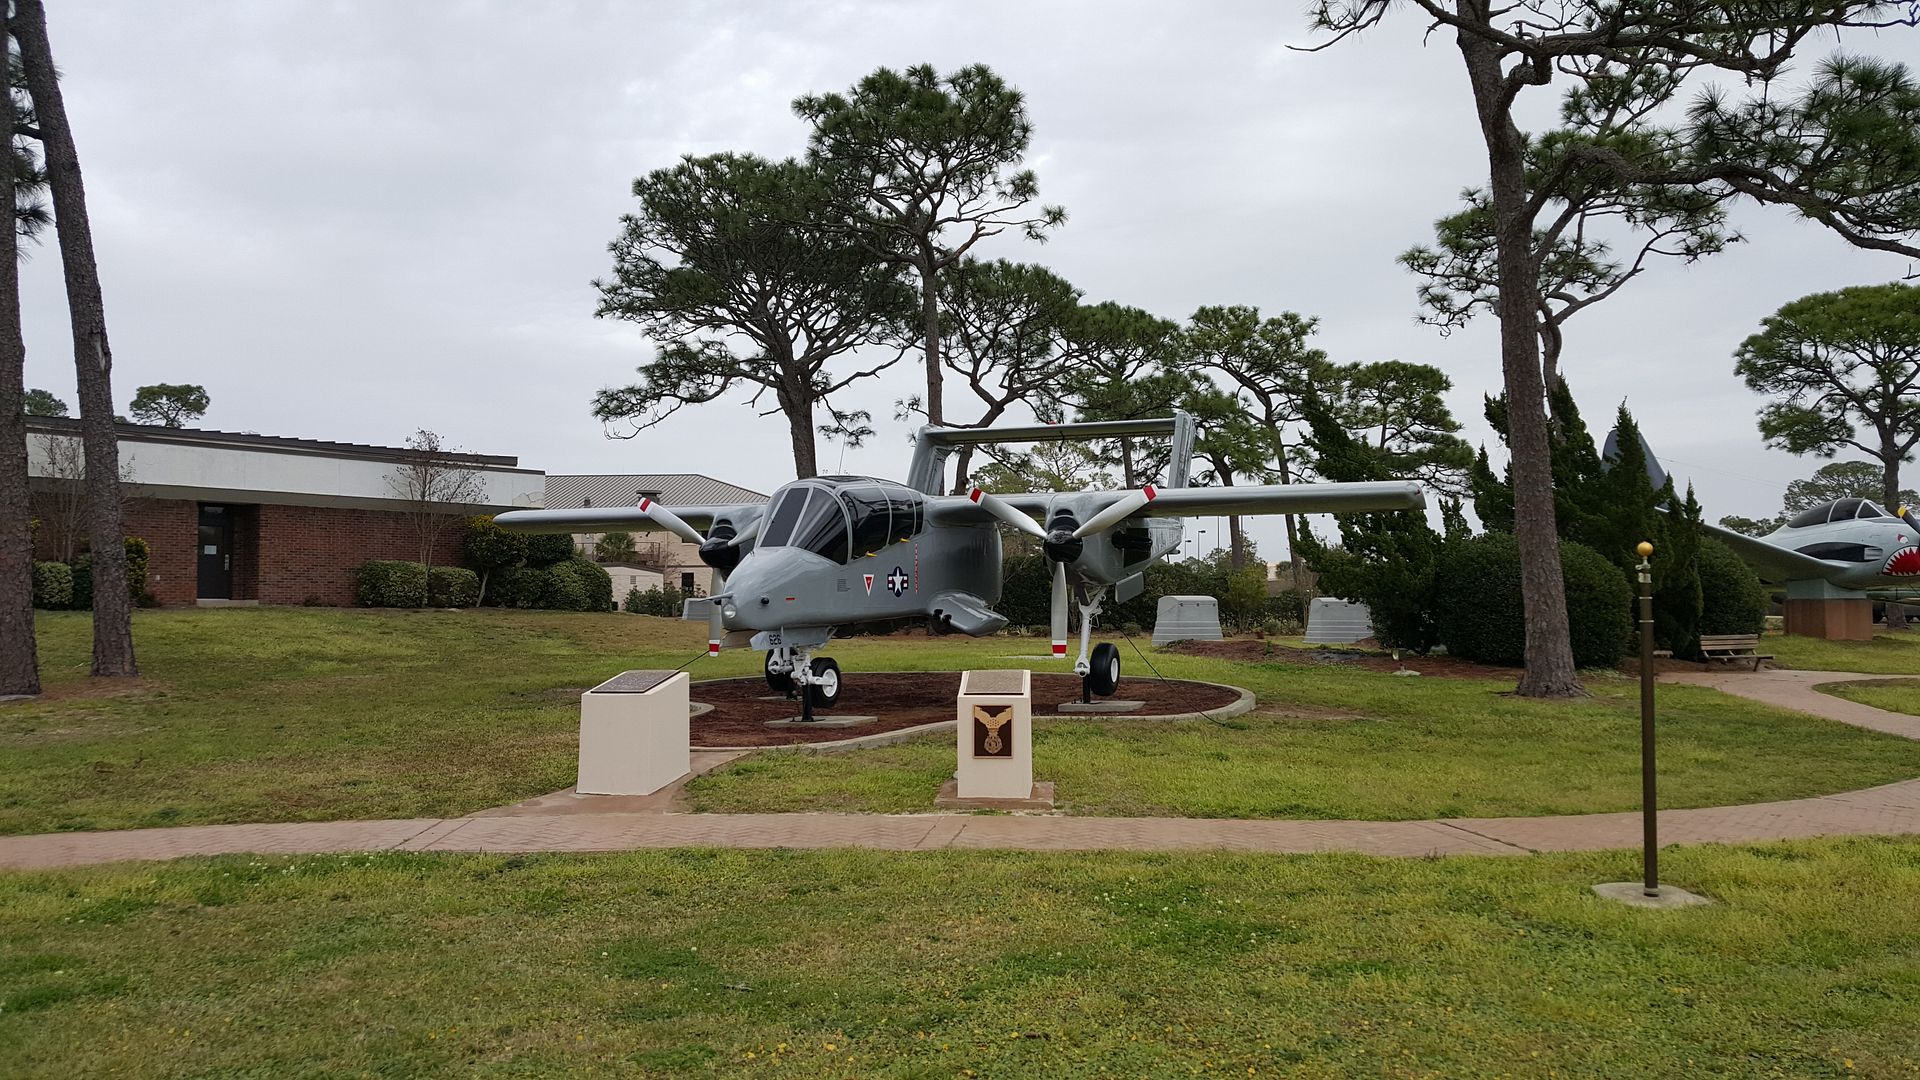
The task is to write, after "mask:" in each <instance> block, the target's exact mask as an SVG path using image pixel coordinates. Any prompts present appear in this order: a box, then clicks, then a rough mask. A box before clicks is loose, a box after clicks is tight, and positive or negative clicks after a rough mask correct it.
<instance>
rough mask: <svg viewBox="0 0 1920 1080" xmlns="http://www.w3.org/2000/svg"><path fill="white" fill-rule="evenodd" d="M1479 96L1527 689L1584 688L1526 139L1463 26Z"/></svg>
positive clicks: (1556, 693)
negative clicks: (1543, 347)
mask: <svg viewBox="0 0 1920 1080" xmlns="http://www.w3.org/2000/svg"><path fill="white" fill-rule="evenodd" d="M1459 11H1460V13H1461V15H1462V16H1464V17H1466V18H1469V19H1473V20H1476V21H1481V22H1484V21H1485V20H1486V18H1487V13H1486V7H1485V3H1484V0H1460V3H1459ZM1459 45H1460V52H1461V55H1462V57H1463V58H1464V59H1465V61H1466V67H1467V76H1468V78H1469V80H1470V81H1471V82H1472V84H1473V97H1474V105H1475V107H1476V109H1477V110H1478V113H1479V118H1480V130H1481V134H1482V136H1483V137H1484V139H1485V141H1486V146H1487V163H1488V185H1487V190H1488V194H1489V195H1490V196H1491V198H1492V202H1493V214H1494V239H1495V243H1496V245H1497V248H1498V259H1497V263H1496V266H1497V269H1498V276H1499V285H1500V296H1499V300H1498V304H1497V307H1496V311H1497V313H1498V315H1499V317H1500V369H1501V375H1502V377H1503V382H1504V383H1505V387H1506V393H1507V408H1508V422H1509V427H1510V430H1509V434H1508V446H1509V449H1510V450H1511V452H1512V468H1513V502H1514V515H1513V516H1514V534H1515V538H1516V539H1517V540H1518V541H1519V546H1520V594H1521V598H1522V602H1523V606H1524V610H1525V622H1526V637H1527V645H1526V653H1525V656H1526V669H1525V671H1524V672H1522V674H1521V676H1520V685H1519V688H1518V693H1519V694H1520V695H1521V696H1522V697H1574V696H1577V695H1579V694H1580V693H1581V689H1580V681H1579V678H1578V676H1577V674H1576V672H1575V669H1574V666H1573V642H1572V638H1571V636H1570V635H1569V633H1568V629H1567V594H1566V584H1565V581H1564V580H1563V578H1562V577H1561V570H1560V538H1559V533H1558V530H1557V529H1556V528H1555V526H1554V515H1553V467H1552V457H1551V452H1550V449H1549V443H1548V438H1547V409H1546V384H1545V382H1544V380H1543V377H1542V375H1541V371H1540V304H1539V296H1538V293H1539V278H1538V275H1537V272H1536V269H1535V266H1534V257H1533V229H1532V223H1531V221H1530V220H1529V217H1528V215H1527V213H1526V202H1527V181H1526V172H1525V163H1524V161H1523V158H1522V152H1523V146H1524V140H1523V138H1522V136H1521V134H1520V131H1519V129H1518V128H1517V127H1515V126H1514V124H1513V119H1512V115H1511V111H1510V107H1509V106H1508V104H1507V103H1506V102H1505V100H1504V86H1503V84H1504V81H1505V79H1504V76H1503V74H1502V72H1501V70H1500V56H1499V51H1498V46H1497V45H1495V44H1493V43H1490V42H1488V41H1487V40H1485V39H1483V38H1480V37H1477V36H1475V35H1474V34H1472V33H1470V32H1467V31H1462V32H1461V33H1460V34H1459Z"/></svg>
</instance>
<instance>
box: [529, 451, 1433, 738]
mask: <svg viewBox="0 0 1920 1080" xmlns="http://www.w3.org/2000/svg"><path fill="white" fill-rule="evenodd" d="M1157 436H1171V437H1172V441H1173V453H1172V457H1171V464H1170V465H1169V466H1168V476H1167V483H1166V484H1165V485H1163V486H1156V485H1151V484H1149V485H1147V486H1146V487H1143V488H1140V489H1139V490H1124V489H1122V490H1104V491H1078V492H1052V491H1048V492H1031V493H1026V494H1018V495H992V494H989V493H987V492H984V491H981V490H979V489H977V488H976V489H974V490H973V491H971V492H969V493H968V494H965V495H945V494H942V493H941V492H942V490H943V488H944V479H945V475H946V464H947V459H948V458H949V457H950V456H951V455H952V454H953V452H954V451H955V450H957V449H958V448H960V447H962V446H968V445H980V444H989V443H1025V442H1042V441H1051V440H1063V439H1115V438H1138V437H1157ZM1192 449H1193V419H1192V418H1191V417H1190V416H1188V415H1187V414H1185V413H1175V414H1174V415H1173V416H1171V417H1167V418H1164V419H1152V420H1116V421H1098V422H1091V423H1078V424H1043V425H1033V426H1025V427H1009V428H997V429H996V428H945V427H923V428H921V429H920V431H919V433H918V435H917V437H916V440H915V443H914V452H913V458H912V461H911V464H910V465H909V468H908V473H907V479H906V482H905V483H900V482H896V481H892V480H882V479H878V478H875V477H868V476H822V477H814V478H810V479H806V480H797V481H795V482H793V483H791V484H788V485H786V486H785V487H782V488H781V489H780V490H778V491H776V492H774V494H773V496H772V498H770V499H769V500H768V501H766V502H757V503H740V504H732V505H724V506H680V507H674V508H673V509H671V510H669V509H667V508H666V507H664V506H661V505H660V504H659V503H656V502H652V501H651V500H646V499H643V500H641V502H640V505H638V506H630V507H586V508H581V509H575V510H515V511H511V512H509V513H504V514H501V515H499V517H497V518H495V519H494V520H495V521H496V522H498V523H499V525H500V526H501V527H502V528H504V529H508V530H512V531H515V532H556V533H572V532H603V531H611V530H618V529H634V528H648V527H654V528H663V529H666V530H667V531H669V532H672V533H674V534H675V535H677V536H679V537H681V538H682V539H685V540H687V541H688V542H690V543H695V544H699V545H700V558H701V560H702V561H703V562H705V563H706V564H707V565H708V566H710V567H712V568H713V571H714V587H713V589H712V595H711V596H710V597H709V599H708V627H709V631H708V651H709V652H710V653H712V654H716V655H717V654H718V653H719V651H720V650H721V649H722V648H753V649H758V650H761V651H763V652H765V653H766V660H765V664H764V670H765V675H766V681H767V684H768V685H769V686H770V687H771V688H773V689H774V690H776V691H781V692H785V691H786V690H787V689H789V688H794V689H797V690H798V691H800V694H801V698H802V708H803V715H807V716H810V715H811V711H812V709H813V708H814V707H824V706H831V705H832V704H834V702H836V701H837V700H838V699H839V697H840V691H841V679H840V666H839V664H837V663H835V662H834V660H833V658H832V657H827V656H817V655H815V653H816V652H817V651H818V650H819V649H820V648H821V647H823V646H824V645H826V643H827V642H828V641H829V640H831V639H832V637H833V635H834V633H835V632H836V631H837V630H840V629H843V628H848V627H854V626H862V625H871V624H899V623H903V622H906V621H909V620H925V621H926V623H927V625H928V626H929V628H930V629H931V630H932V631H933V632H935V633H943V634H944V633H962V634H968V635H971V636H974V637H981V636H984V635H987V634H992V633H994V632H996V631H998V630H1000V629H1002V628H1004V627H1005V626H1006V625H1007V619H1006V617H1005V616H1003V615H1001V614H1000V613H999V612H997V611H995V610H994V609H993V605H994V604H996V603H998V602H999V599H1000V590H1001V567H1002V562H1001V553H1000V533H999V530H998V528H997V526H999V525H1006V526H1008V527H1011V528H1014V529H1017V530H1019V531H1021V532H1024V533H1026V534H1028V535H1030V536H1032V537H1034V538H1035V539H1037V540H1039V541H1040V546H1041V550H1042V551H1044V552H1045V553H1046V556H1047V558H1048V559H1049V560H1051V561H1052V563H1053V568H1054V569H1053V600H1052V630H1053V652H1052V655H1053V656H1054V657H1056V658H1058V659H1065V657H1066V653H1067V638H1068V621H1069V610H1068V609H1069V605H1072V606H1075V607H1078V609H1079V611H1080V650H1079V655H1078V657H1077V658H1076V659H1075V660H1074V663H1073V672H1074V674H1075V675H1078V676H1079V677H1080V678H1081V680H1082V690H1083V694H1089V695H1099V696H1103V697H1104V696H1107V695H1110V694H1112V693H1113V692H1114V691H1115V689H1117V687H1118V685H1119V681H1120V651H1119V649H1117V648H1116V647H1115V646H1114V645H1113V644H1112V643H1110V642H1101V643H1099V644H1098V645H1095V644H1094V643H1093V640H1092V635H1093V624H1094V620H1095V619H1096V618H1097V617H1098V616H1099V614H1100V612H1101V610H1102V608H1103V606H1104V605H1105V604H1107V603H1109V602H1112V603H1116V604H1118V603H1125V602H1126V601H1128V600H1130V599H1132V598H1134V597H1135V596H1138V595H1139V594H1140V592H1141V590H1142V589H1143V588H1144V584H1145V583H1144V580H1143V578H1142V573H1143V571H1145V569H1146V567H1147V565H1148V564H1149V563H1151V562H1152V561H1153V560H1154V559H1157V558H1159V557H1161V556H1163V555H1166V554H1168V553H1169V552H1171V551H1173V550H1175V549H1176V548H1177V547H1179V545H1180V534H1181V531H1182V530H1181V524H1180V521H1179V520H1178V519H1180V518H1185V517H1202V516H1213V515H1241V516H1250V515H1258V514H1315V513H1358V512H1367V511H1387V510H1419V509H1422V508H1424V507H1425V506H1426V497H1425V495H1424V494H1423V493H1422V491H1421V489H1420V486H1419V485H1418V484H1416V483H1413V482H1411V481H1382V482H1373V483H1358V484H1290V485H1254V486H1247V487H1207V488H1191V487H1188V486H1187V479H1188V463H1189V462H1190V461H1191V460H1192V457H1193V453H1192ZM702 528H704V529H705V530H706V531H705V532H704V533H703V532H701V531H700V529H702Z"/></svg>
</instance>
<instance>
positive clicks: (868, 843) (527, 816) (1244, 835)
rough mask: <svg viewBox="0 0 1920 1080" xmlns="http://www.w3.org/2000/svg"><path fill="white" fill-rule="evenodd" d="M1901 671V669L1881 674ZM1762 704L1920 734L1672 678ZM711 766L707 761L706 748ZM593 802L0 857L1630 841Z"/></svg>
mask: <svg viewBox="0 0 1920 1080" xmlns="http://www.w3.org/2000/svg"><path fill="white" fill-rule="evenodd" d="M1881 677H1883V678H1898V677H1900V676H1881ZM1668 678H1669V679H1670V681H1674V682H1686V683H1696V684H1700V685H1707V686H1713V687H1715V688H1717V689H1721V690H1725V691H1727V692H1728V693H1733V694H1737V695H1739V696H1742V697H1747V698H1751V699H1753V700H1756V701H1764V702H1767V703H1768V704H1773V705H1780V706H1783V707H1787V708H1793V709H1798V710H1800V711H1802V712H1809V713H1814V714H1815V715H1819V716H1824V717H1827V718H1829V719H1833V720H1837V721H1840V722H1843V723H1849V724H1856V725H1858V726H1861V727H1868V728H1872V729H1874V730H1876V731H1885V732H1889V733H1891V734H1897V735H1904V736H1906V737H1907V738H1916V739H1920V717H1906V716H1899V715H1897V714H1893V713H1887V712H1883V711H1881V710H1878V709H1873V708H1869V707H1867V706H1864V705H1858V704H1855V703H1853V702H1848V701H1844V700H1842V699H1840V698H1836V697H1832V696H1830V695H1827V694H1821V693H1818V692H1815V691H1813V690H1811V689H1810V687H1811V686H1814V685H1817V684H1819V683H1825V682H1838V681H1850V680H1854V679H1865V678H1874V676H1860V675H1845V674H1837V673H1831V672H1803V671H1772V672H1759V673H1757V674H1752V673H1746V672H1737V673H1725V674H1722V673H1717V672H1716V673H1711V674H1700V675H1694V674H1691V673H1689V674H1685V675H1675V676H1670V677H1668ZM702 764H703V767H711V765H712V764H713V763H712V762H703V763H702ZM663 795H664V796H665V797H659V796H650V797H648V799H649V800H650V801H646V802H624V803H621V804H619V805H617V806H616V807H614V808H615V809H618V810H621V811H623V812H618V813H606V812H594V811H595V810H596V809H598V806H597V805H596V804H595V803H594V801H593V800H592V799H591V798H589V797H582V796H569V795H566V794H565V793H560V794H556V795H551V796H546V797H544V798H542V799H536V800H532V801H530V802H528V803H525V804H520V805H518V806H516V807H512V808H505V809H504V811H503V810H495V811H484V812H482V813H480V814H475V815H472V816H469V817H463V818H413V819H404V820H396V821H341V822H307V823H298V824H278V825H206V826H198V827H189V828H174V829H136V830H128V831H122V832H99V833H52V834H46V835H39V836H10V837H0V868H12V869H38V868H45V867H56V866H77V865H83V864H88V863H105V862H118V861H122V860H128V859H172V858H179V857H181V856H185V855H216V854H227V853H236V852H261V853H270V854H311V853H319V852H332V851H385V850H394V851H488V852H534V851H626V850H633V849H638V848H664V847H732V848H829V847H863V848H877V849H883V850H893V851H929V850H935V849H940V848H975V849H978V848H999V849H1021V850H1030V851H1096V850H1127V851H1194V850H1227V851H1266V852H1315V851H1352V852H1360V853H1364V854H1370V855H1402V856H1410V855H1457V854H1483V855H1485V854H1520V853H1525V852H1533V851H1587V850H1596V849H1602V848H1621V847H1632V846H1634V845H1636V844H1638V843H1639V842H1640V815H1639V814H1638V813H1636V812H1628V813H1618V814H1581V815H1569V816H1562V817H1538V818H1455V819H1449V820H1440V821H1239V820H1222V819H1214V818H1095V817H1083V818H1076V817H1049V816H992V817H989V816H976V815H970V814H901V815H880V814H686V813H675V812H672V811H671V809H670V808H671V807H672V806H673V805H674V801H673V798H672V795H671V793H663ZM1861 834H1873V835H1897V834H1920V779H1916V780H1905V781H1901V782H1900V783H1897V784H1887V785H1885V786H1883V787H1877V788H1868V789H1866V790H1863V791H1850V792H1845V793H1842V794H1838V795H1826V796H1820V797H1817V798H1810V799H1793V800H1789V801H1785V802H1774V803H1756V804H1754V805H1751V806H1718V807H1707V808H1703V809H1697V810H1668V811H1664V812H1662V813H1661V814H1660V838H1661V840H1662V841H1663V842H1666V843H1708V842H1746V841H1760V840H1780V839H1788V838H1793V837H1806V836H1832V835H1861Z"/></svg>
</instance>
